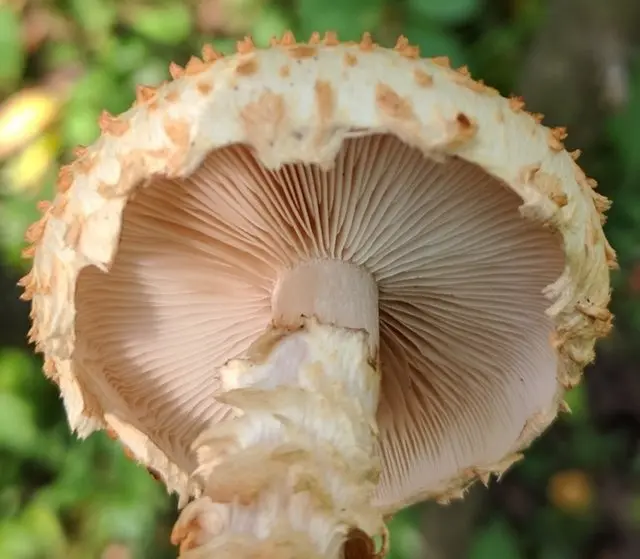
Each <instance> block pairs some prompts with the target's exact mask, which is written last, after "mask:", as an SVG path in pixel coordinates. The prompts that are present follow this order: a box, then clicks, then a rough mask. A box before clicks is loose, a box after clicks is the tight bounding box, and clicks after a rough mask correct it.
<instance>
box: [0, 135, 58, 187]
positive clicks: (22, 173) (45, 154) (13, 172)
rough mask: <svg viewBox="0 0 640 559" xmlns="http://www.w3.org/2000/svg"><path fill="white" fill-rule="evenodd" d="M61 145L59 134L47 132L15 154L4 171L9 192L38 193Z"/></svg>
mask: <svg viewBox="0 0 640 559" xmlns="http://www.w3.org/2000/svg"><path fill="white" fill-rule="evenodd" d="M59 147H60V137H59V136H58V134H57V133H54V132H47V133H45V134H42V135H41V136H40V137H39V138H37V139H36V140H34V141H33V142H31V143H30V144H29V145H28V146H27V147H26V148H24V149H23V150H22V151H21V152H20V153H19V154H17V155H16V156H14V157H13V158H12V159H11V160H10V161H9V163H8V164H7V166H6V167H5V169H4V172H3V174H4V179H5V181H6V183H7V186H8V192H10V193H12V194H18V193H22V194H24V193H25V192H26V193H28V194H34V193H36V192H37V190H36V189H39V188H40V186H41V182H42V180H43V179H44V177H45V176H46V174H47V172H48V171H49V170H51V168H52V165H53V164H54V162H55V159H56V156H57V153H58V149H59Z"/></svg>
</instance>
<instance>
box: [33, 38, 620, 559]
mask: <svg viewBox="0 0 640 559" xmlns="http://www.w3.org/2000/svg"><path fill="white" fill-rule="evenodd" d="M171 74H172V76H173V78H174V81H172V82H171V83H168V84H165V85H163V86H161V87H160V88H158V89H157V90H154V89H151V88H146V87H143V88H140V89H139V90H138V93H137V100H136V103H135V105H134V107H133V108H132V109H131V110H129V111H127V112H126V113H124V114H122V115H120V116H115V117H114V116H111V115H107V114H105V115H103V116H102V117H101V119H100V124H101V128H102V135H101V137H100V139H99V140H98V141H97V142H96V143H95V144H94V145H92V146H90V147H88V148H82V149H80V150H78V158H77V159H76V161H75V162H74V163H72V164H71V165H70V166H68V167H65V168H63V169H62V171H61V173H60V180H59V192H58V194H57V195H56V197H55V200H54V201H53V202H52V203H51V204H47V205H46V206H44V207H43V217H42V219H41V220H40V221H39V222H38V223H36V224H35V225H34V226H32V227H31V228H30V230H29V233H28V238H29V241H30V243H32V247H31V248H29V249H27V255H28V256H33V258H34V262H33V269H32V271H31V272H30V273H29V274H28V275H27V276H26V277H25V278H24V280H23V282H22V284H23V285H24V287H25V298H27V299H32V318H33V328H32V331H31V338H32V340H33V341H35V343H36V346H37V349H38V350H40V351H42V352H43V353H44V356H45V371H46V374H47V375H48V376H49V377H50V378H52V379H53V380H54V381H55V382H56V383H57V384H58V385H59V387H60V390H61V392H62V395H63V397H64V403H65V406H66V410H67V414H68V417H69V421H70V424H71V426H72V428H73V429H74V430H75V431H77V432H78V433H79V434H80V436H83V437H84V436H87V435H89V434H90V433H91V432H92V431H94V430H96V429H101V428H107V429H109V430H110V432H112V433H113V434H114V435H115V436H117V437H118V438H119V439H120V441H121V442H122V444H123V445H124V446H125V447H126V448H127V449H128V451H129V452H130V453H131V454H132V455H133V456H134V457H135V459H136V460H138V461H139V462H141V463H143V464H144V465H145V466H147V467H149V468H151V469H152V471H154V472H156V473H157V475H158V476H159V478H160V479H161V480H162V481H163V482H164V483H165V484H166V485H167V487H168V488H169V489H170V490H172V491H177V492H179V493H180V494H181V496H182V498H183V503H182V504H183V505H185V504H186V502H187V501H188V500H189V499H191V502H190V503H189V504H188V505H187V506H186V507H185V508H184V510H183V511H182V514H181V517H180V519H179V521H178V523H177V525H176V527H175V530H174V534H173V538H174V541H175V542H176V543H180V544H181V549H182V554H183V556H184V557H185V558H197V557H216V558H217V559H221V558H224V557H234V558H236V557H249V556H251V557H254V556H257V554H261V555H260V556H265V557H274V558H275V557H286V558H292V557H309V558H312V557H317V558H337V557H340V554H341V553H342V548H343V547H344V545H345V541H346V540H347V539H348V538H350V537H351V535H352V534H356V533H357V534H359V537H360V538H362V536H363V535H365V537H368V538H371V539H373V538H374V537H375V536H379V535H384V533H385V528H384V521H383V517H384V516H385V515H387V514H391V513H393V512H395V511H397V510H399V509H401V508H402V507H405V506H407V505H409V504H411V503H414V502H417V501H420V500H423V499H428V498H435V499H438V500H440V501H444V502H446V501H448V500H450V499H452V498H455V497H459V496H461V495H462V494H463V492H464V490H465V488H466V487H467V486H468V485H469V484H470V483H472V482H473V481H474V480H476V479H481V480H482V481H483V482H485V483H486V482H488V480H489V478H490V477H491V476H492V475H496V476H499V475H500V474H501V473H502V472H503V471H504V470H505V469H506V468H508V467H509V466H510V465H511V464H512V463H513V462H514V461H515V460H517V459H518V458H519V457H520V454H519V453H520V451H521V450H523V449H524V448H525V447H527V446H528V445H529V444H530V443H531V441H532V440H533V439H534V438H535V437H536V436H537V435H538V434H539V433H541V432H542V431H543V430H544V429H545V428H546V427H547V426H548V425H549V424H550V423H551V421H553V419H554V418H555V416H556V414H557V412H558V410H559V409H562V406H563V403H562V395H563V392H564V391H565V389H567V388H569V387H571V386H573V385H574V384H575V383H577V382H578V381H579V379H580V375H581V372H582V369H583V367H584V366H585V365H586V364H587V363H589V362H590V361H591V360H592V358H593V347H594V343H595V340H596V338H597V337H598V336H602V335H604V334H606V332H607V331H608V329H609V327H610V325H611V315H610V313H609V312H608V310H607V305H608V302H609V267H612V266H614V265H615V254H614V252H613V250H612V249H611V247H610V246H609V245H608V243H607V241H606V239H605V237H604V234H603V231H602V222H603V221H604V217H603V213H604V211H605V210H606V208H607V206H608V202H607V200H606V199H605V198H603V197H602V196H600V195H599V194H598V193H597V192H596V191H595V190H594V188H593V187H594V185H593V181H590V180H589V179H587V177H586V176H585V175H584V173H583V172H582V171H581V170H580V168H579V167H578V166H577V164H576V162H575V161H574V159H573V157H572V156H571V155H570V154H569V153H567V152H566V151H565V149H564V147H563V145H562V140H563V138H564V136H565V131H564V130H562V129H554V130H551V129H548V128H546V127H545V126H543V125H541V124H540V123H539V118H538V117H537V116H535V115H530V114H528V113H527V112H526V111H524V110H523V104H522V102H521V101H520V100H519V99H504V98H503V97H501V96H500V95H498V93H497V92H496V91H495V90H493V89H491V88H489V87H487V86H485V85H484V84H482V83H481V82H477V81H474V80H473V79H472V78H471V77H470V76H469V74H468V72H467V71H466V69H464V68H463V69H460V70H454V69H451V68H450V67H449V66H448V61H447V60H446V59H443V58H436V59H421V58H419V57H418V53H417V50H416V49H415V48H413V47H411V46H409V45H408V44H407V42H406V40H404V39H403V38H401V39H400V40H399V41H398V44H397V46H396V48H395V49H385V48H381V47H379V46H377V45H376V44H375V43H373V42H372V40H371V38H370V37H369V36H368V35H365V37H364V38H363V40H362V42H360V43H339V42H338V41H337V39H336V38H335V35H333V34H331V33H328V34H326V35H325V36H324V38H323V39H320V37H319V36H318V35H314V36H313V37H312V38H311V40H310V41H309V42H306V43H297V42H296V41H295V40H294V38H293V36H292V35H291V34H289V33H287V34H286V35H285V36H284V37H283V39H282V40H280V41H274V42H273V44H272V45H271V47H270V48H269V49H266V50H259V49H255V48H254V47H253V45H252V44H251V42H250V41H249V40H247V41H244V42H242V43H240V44H239V46H238V52H237V53H236V54H235V55H233V56H229V57H222V56H220V55H218V54H217V53H215V52H214V51H213V50H212V49H210V48H208V47H207V48H205V49H204V52H203V59H197V58H193V59H192V60H191V61H190V62H189V64H188V65H187V66H186V67H185V68H180V67H178V66H176V65H172V66H171ZM363 549H369V548H368V547H367V546H366V545H365V546H364V547H363ZM383 552H384V551H382V552H381V553H383ZM373 553H374V551H373V550H371V554H373Z"/></svg>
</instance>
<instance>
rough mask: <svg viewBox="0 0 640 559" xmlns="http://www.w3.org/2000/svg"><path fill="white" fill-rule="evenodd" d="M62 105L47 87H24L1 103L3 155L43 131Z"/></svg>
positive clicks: (0, 135)
mask: <svg viewBox="0 0 640 559" xmlns="http://www.w3.org/2000/svg"><path fill="white" fill-rule="evenodd" d="M60 107H61V99H60V98H59V96H58V95H56V94H55V93H53V92H52V91H49V90H47V89H44V88H35V89H27V90H22V91H20V92H18V93H16V94H15V95H13V96H12V97H10V98H9V99H8V100H7V101H5V102H4V103H3V104H2V105H0V158H4V157H6V156H7V154H9V153H10V152H12V151H15V150H17V149H20V148H21V147H22V146H24V145H25V144H26V143H27V142H29V141H31V140H32V139H33V138H35V137H36V136H37V135H38V134H40V133H42V131H43V130H44V129H45V128H46V127H47V126H48V125H49V124H50V123H51V121H52V120H53V119H54V118H55V117H56V116H57V115H58V112H59V110H60Z"/></svg>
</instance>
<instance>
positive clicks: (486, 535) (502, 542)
mask: <svg viewBox="0 0 640 559" xmlns="http://www.w3.org/2000/svg"><path fill="white" fill-rule="evenodd" d="M502 557H504V558H505V559H506V558H509V559H522V558H523V555H522V553H521V552H520V548H519V547H518V541H517V539H516V536H515V534H514V532H513V530H512V529H511V528H510V527H509V525H508V524H507V523H506V522H505V521H504V520H494V521H493V522H491V524H489V526H487V527H486V528H484V529H481V530H480V531H479V533H478V534H476V536H475V538H474V539H473V541H472V543H471V550H470V552H469V559H498V558H502Z"/></svg>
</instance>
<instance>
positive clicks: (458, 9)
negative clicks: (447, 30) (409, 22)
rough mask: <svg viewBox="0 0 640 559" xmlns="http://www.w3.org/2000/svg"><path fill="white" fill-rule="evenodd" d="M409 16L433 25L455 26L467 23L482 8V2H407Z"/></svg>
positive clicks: (432, 0)
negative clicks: (425, 20) (433, 23)
mask: <svg viewBox="0 0 640 559" xmlns="http://www.w3.org/2000/svg"><path fill="white" fill-rule="evenodd" d="M408 7H409V12H410V14H411V15H419V16H423V17H425V18H427V19H429V20H431V21H433V22H435V23H440V24H456V23H463V22H465V21H469V20H470V19H471V18H472V17H473V16H475V15H476V14H477V13H478V11H479V10H480V8H481V7H482V0H408Z"/></svg>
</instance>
